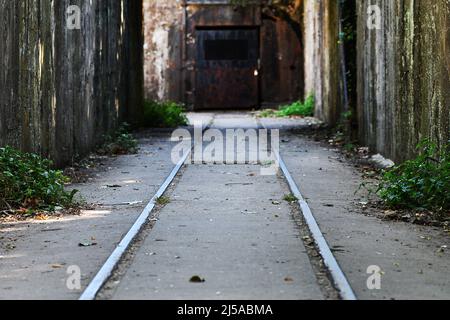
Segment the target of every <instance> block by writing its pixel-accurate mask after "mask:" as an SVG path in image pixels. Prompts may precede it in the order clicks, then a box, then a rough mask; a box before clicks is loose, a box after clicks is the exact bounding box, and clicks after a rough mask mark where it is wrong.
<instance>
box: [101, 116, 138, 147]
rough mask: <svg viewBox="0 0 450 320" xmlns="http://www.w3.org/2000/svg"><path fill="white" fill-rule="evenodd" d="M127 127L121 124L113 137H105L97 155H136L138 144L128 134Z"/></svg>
mask: <svg viewBox="0 0 450 320" xmlns="http://www.w3.org/2000/svg"><path fill="white" fill-rule="evenodd" d="M129 127H130V126H129V125H128V124H127V123H123V124H122V125H121V126H120V127H119V129H118V130H117V131H116V132H115V133H114V134H113V135H107V136H105V137H104V138H105V143H104V144H103V146H102V147H101V148H100V149H99V150H98V153H100V154H107V155H123V154H130V153H131V154H134V153H137V151H138V142H137V140H136V139H134V137H133V135H132V134H131V133H130V132H129Z"/></svg>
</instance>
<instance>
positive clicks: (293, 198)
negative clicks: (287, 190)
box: [283, 193, 298, 203]
mask: <svg viewBox="0 0 450 320" xmlns="http://www.w3.org/2000/svg"><path fill="white" fill-rule="evenodd" d="M283 200H284V201H286V202H289V203H294V202H297V201H298V199H297V197H296V196H294V195H293V194H292V193H291V194H287V195H285V196H284V198H283Z"/></svg>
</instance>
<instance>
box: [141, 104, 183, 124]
mask: <svg viewBox="0 0 450 320" xmlns="http://www.w3.org/2000/svg"><path fill="white" fill-rule="evenodd" d="M187 124H188V119H187V117H186V115H185V110H184V107H183V106H182V105H181V104H178V103H176V102H172V101H167V102H156V101H146V102H145V104H144V121H143V125H144V126H145V127H151V128H175V127H178V126H185V125H187Z"/></svg>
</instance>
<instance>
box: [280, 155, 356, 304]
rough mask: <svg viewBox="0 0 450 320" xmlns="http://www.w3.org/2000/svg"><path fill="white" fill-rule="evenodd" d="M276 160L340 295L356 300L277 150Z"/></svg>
mask: <svg viewBox="0 0 450 320" xmlns="http://www.w3.org/2000/svg"><path fill="white" fill-rule="evenodd" d="M277 157H278V162H279V164H280V168H281V170H282V171H283V174H284V176H285V177H286V180H287V182H288V184H289V187H290V189H291V191H292V194H293V195H294V196H295V197H296V198H297V199H298V204H299V205H300V208H301V210H302V213H303V216H304V218H305V221H306V223H307V224H308V227H309V230H310V231H311V234H312V236H313V238H314V241H315V242H316V245H317V247H318V248H319V251H320V255H321V256H322V258H323V261H324V263H325V266H326V267H327V268H328V270H329V271H330V273H331V276H332V277H333V280H334V284H335V286H336V288H337V289H338V290H339V291H340V294H341V297H342V299H344V300H357V298H356V295H355V293H354V292H353V289H352V287H351V286H350V284H349V282H348V280H347V278H346V277H345V275H344V272H343V271H342V270H341V268H340V266H339V264H338V262H337V261H336V258H335V257H334V255H333V253H332V252H331V250H330V247H329V246H328V243H327V240H326V239H325V237H324V236H323V234H322V231H321V230H320V227H319V225H318V223H317V221H316V219H315V218H314V215H313V213H312V212H311V209H310V207H309V205H308V203H307V202H306V200H305V198H304V197H303V196H302V194H301V192H300V190H299V188H298V186H297V184H296V183H295V181H294V179H293V178H292V176H291V173H290V172H289V170H288V168H287V166H286V164H285V163H284V161H283V159H282V158H281V155H280V154H279V153H278V152H277Z"/></svg>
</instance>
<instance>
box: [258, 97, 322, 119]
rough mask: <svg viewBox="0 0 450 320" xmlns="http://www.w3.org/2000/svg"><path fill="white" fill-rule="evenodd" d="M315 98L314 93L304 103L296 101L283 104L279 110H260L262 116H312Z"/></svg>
mask: <svg viewBox="0 0 450 320" xmlns="http://www.w3.org/2000/svg"><path fill="white" fill-rule="evenodd" d="M314 109H315V99H314V96H313V95H310V96H308V98H307V99H306V100H305V102H304V103H302V102H301V101H297V102H294V103H292V104H290V105H285V106H281V107H280V108H279V109H278V110H273V109H265V110H263V111H261V112H259V114H258V117H260V118H275V117H279V118H284V117H295V116H298V117H312V116H314Z"/></svg>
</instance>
